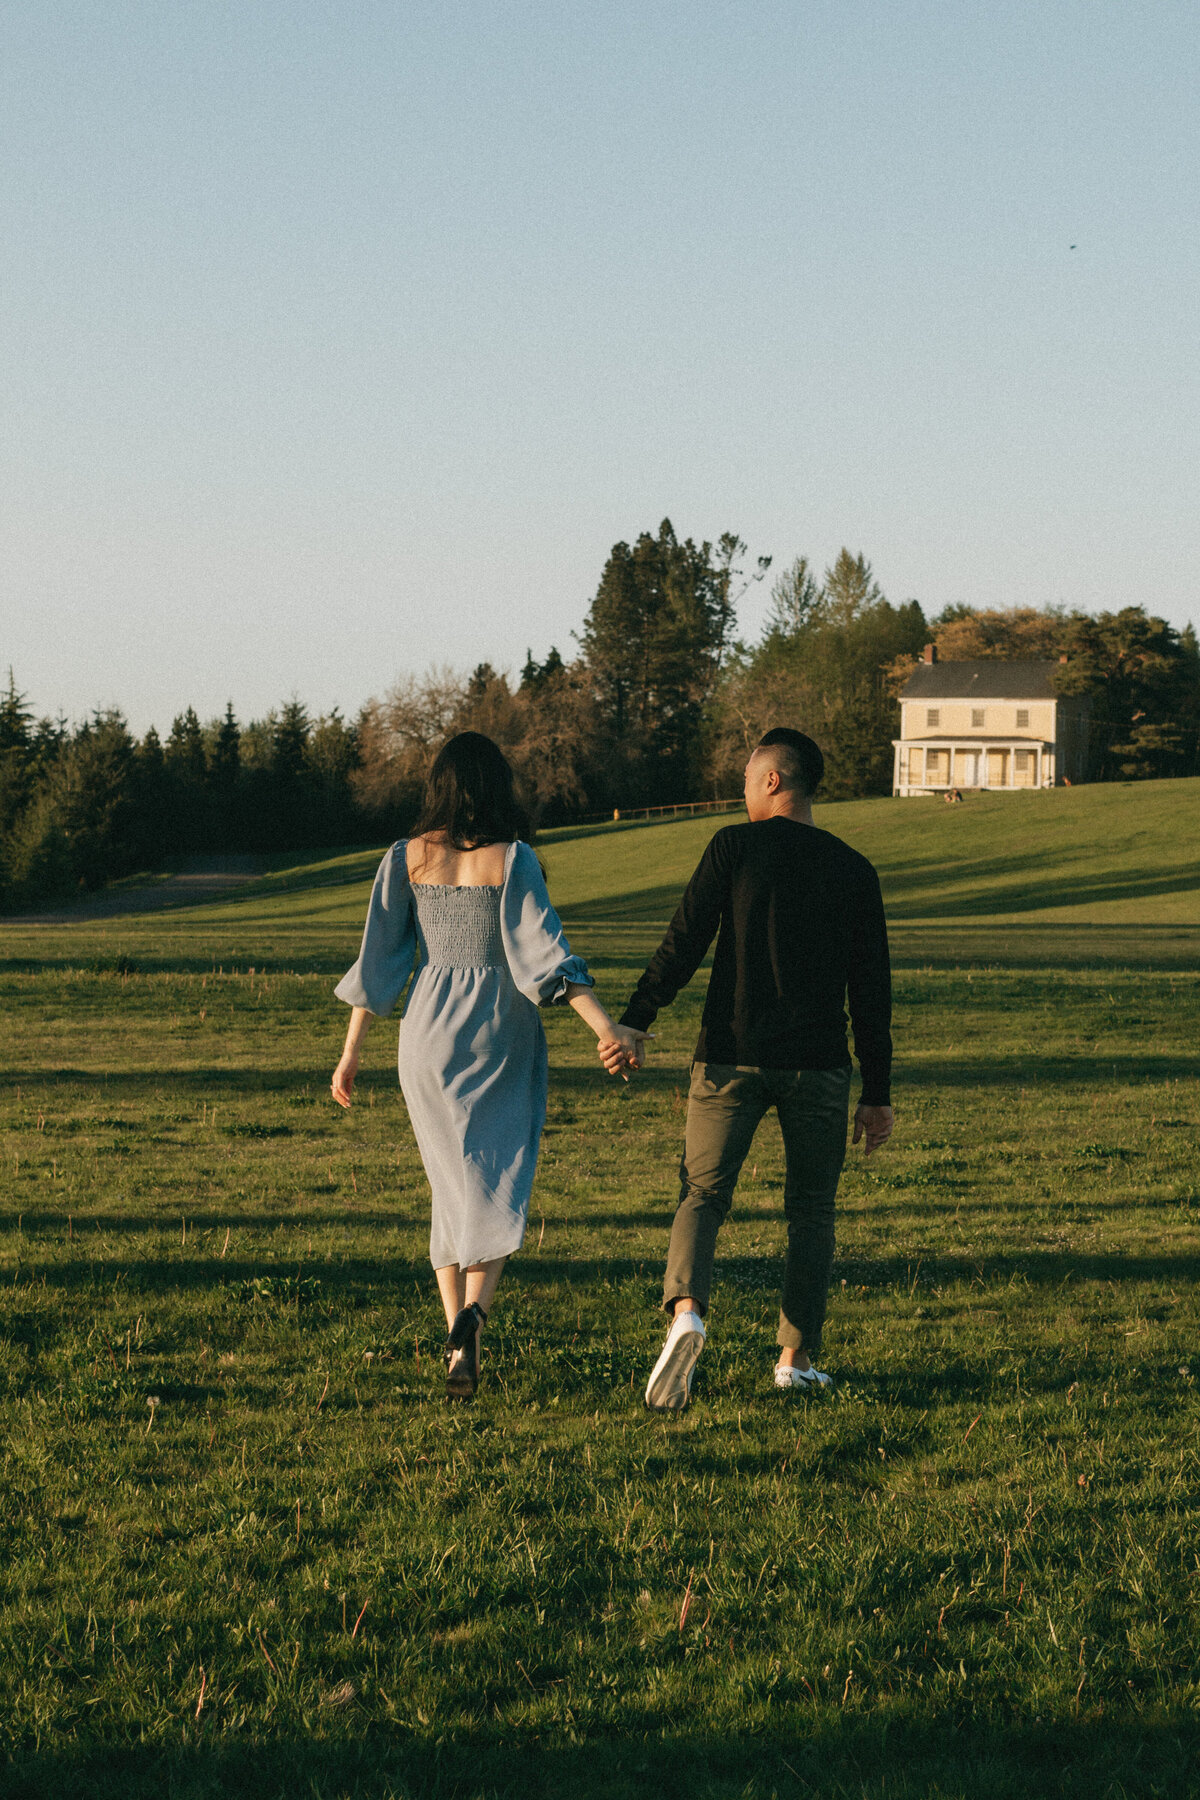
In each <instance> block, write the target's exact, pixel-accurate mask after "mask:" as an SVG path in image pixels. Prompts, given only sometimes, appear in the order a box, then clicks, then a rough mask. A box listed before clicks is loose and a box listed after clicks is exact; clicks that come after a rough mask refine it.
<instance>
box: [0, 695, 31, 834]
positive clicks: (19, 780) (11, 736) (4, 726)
mask: <svg viewBox="0 0 1200 1800" xmlns="http://www.w3.org/2000/svg"><path fill="white" fill-rule="evenodd" d="M32 774H33V714H32V712H31V711H30V709H29V707H28V705H27V703H26V697H25V695H24V694H19V693H18V692H17V684H16V682H15V681H14V680H13V672H12V670H11V669H10V670H9V671H8V687H7V688H6V689H5V691H4V693H3V694H0V844H2V843H3V841H4V839H5V838H6V837H7V836H8V833H9V832H10V831H11V830H12V827H13V825H14V824H15V823H16V821H17V818H18V817H19V815H20V814H21V812H22V811H23V810H24V808H25V806H26V805H27V804H28V801H29V795H30V790H31V778H32Z"/></svg>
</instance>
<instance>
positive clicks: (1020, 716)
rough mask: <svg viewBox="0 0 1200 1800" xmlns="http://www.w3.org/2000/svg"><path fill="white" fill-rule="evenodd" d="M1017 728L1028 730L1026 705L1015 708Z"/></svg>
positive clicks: (1027, 709)
mask: <svg viewBox="0 0 1200 1800" xmlns="http://www.w3.org/2000/svg"><path fill="white" fill-rule="evenodd" d="M1017 730H1018V731H1028V730H1029V708H1028V707H1027V706H1018V708H1017Z"/></svg>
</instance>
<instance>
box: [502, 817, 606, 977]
mask: <svg viewBox="0 0 1200 1800" xmlns="http://www.w3.org/2000/svg"><path fill="white" fill-rule="evenodd" d="M500 931H501V935H502V936H503V939H504V954H505V956H506V957H507V959H508V967H509V971H510V973H511V975H512V978H513V980H514V981H515V983H516V984H517V987H518V988H519V989H520V991H521V992H522V993H523V994H524V996H525V998H526V999H527V1000H532V1002H533V1004H534V1005H535V1006H555V1005H562V1004H563V1003H564V1002H565V1001H566V998H567V984H568V982H575V983H576V984H577V985H578V986H580V987H594V986H595V983H594V982H593V980H592V977H591V976H590V975H589V974H588V966H587V964H586V963H585V962H584V960H583V958H582V957H581V956H575V955H573V954H572V952H571V946H570V944H568V942H567V940H566V936H565V934H564V932H563V928H562V921H561V919H560V918H559V916H558V914H557V913H556V912H555V910H554V908H553V906H551V904H550V896H549V894H548V893H547V892H546V883H545V880H544V879H543V876H542V871H541V868H540V867H539V865H538V859H537V857H536V856H535V855H534V853H533V851H532V850H531V849H530V848H529V845H528V844H522V843H516V844H514V845H513V847H512V849H511V850H510V851H509V853H508V865H507V867H506V869H505V873H504V891H503V893H502V894H501V896H500Z"/></svg>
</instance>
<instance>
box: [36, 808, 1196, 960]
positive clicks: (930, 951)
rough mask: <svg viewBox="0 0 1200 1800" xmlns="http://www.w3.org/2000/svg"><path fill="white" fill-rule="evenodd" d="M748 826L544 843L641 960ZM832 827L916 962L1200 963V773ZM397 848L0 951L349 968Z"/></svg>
mask: <svg viewBox="0 0 1200 1800" xmlns="http://www.w3.org/2000/svg"><path fill="white" fill-rule="evenodd" d="M739 817H740V815H736V814H734V815H724V816H716V817H708V818H706V817H700V818H693V819H682V820H679V821H676V822H671V823H653V824H636V823H621V824H604V825H599V826H597V827H595V828H593V829H591V830H588V831H584V832H581V831H580V830H579V828H578V827H570V828H566V829H564V830H561V831H557V832H555V831H550V832H547V833H546V834H545V835H544V837H543V838H542V839H541V840H540V841H539V846H538V848H539V853H540V854H541V856H542V858H543V860H544V862H545V864H546V867H547V870H548V872H549V878H550V889H551V893H552V896H553V898H554V900H555V903H556V905H557V906H558V908H559V910H560V911H561V913H562V915H563V917H564V919H565V920H566V922H567V925H568V927H569V928H572V929H575V930H577V931H579V932H582V933H583V935H584V936H585V937H586V938H587V939H588V940H590V941H591V942H592V943H593V944H594V945H596V946H601V945H602V946H603V947H605V948H606V949H609V950H611V951H614V952H616V951H618V950H624V951H626V952H627V953H628V954H629V955H630V956H631V957H636V955H637V954H639V953H643V952H644V951H646V950H648V949H649V948H650V947H652V943H653V939H654V936H655V933H656V932H657V931H658V930H660V929H661V927H662V926H663V925H665V923H666V921H667V920H668V919H669V918H670V915H671V913H672V911H673V910H674V907H675V904H676V902H677V900H678V897H679V894H680V892H681V891H682V888H683V886H684V884H685V882H686V881H687V878H688V876H689V875H690V873H691V871H692V870H693V869H694V867H695V865H696V863H697V861H698V860H699V857H700V855H701V853H702V851H703V849H704V846H705V844H706V843H707V842H708V840H709V838H710V837H711V836H712V835H713V833H714V832H715V831H719V830H721V829H722V828H723V827H724V826H726V825H728V824H730V823H734V822H736V821H737V819H738V818H739ZM815 818H816V823H817V824H818V825H819V826H820V827H821V828H822V829H824V830H826V831H832V832H834V833H836V835H837V836H838V837H841V838H843V839H845V841H846V842H847V843H849V844H852V845H853V846H854V848H855V849H857V850H861V851H862V853H863V854H864V855H865V856H867V857H869V858H870V860H871V861H872V862H873V863H874V864H875V866H876V868H877V869H878V870H879V875H880V880H881V883H882V886H883V893H884V900H885V902H886V905H887V909H888V916H889V920H890V922H891V926H892V938H893V947H894V950H895V954H896V957H897V960H898V961H899V962H901V963H903V962H906V961H907V962H910V963H917V964H921V963H929V962H932V963H939V962H943V961H947V960H951V961H973V962H989V963H993V964H996V963H1030V964H1041V965H1045V964H1055V963H1078V962H1088V961H1099V962H1116V963H1119V964H1127V963H1140V962H1150V963H1155V964H1159V965H1163V966H1180V965H1181V964H1182V965H1187V964H1190V963H1191V962H1194V960H1195V958H1196V957H1197V955H1200V780H1186V781H1154V782H1140V783H1136V784H1134V783H1130V784H1129V785H1124V786H1096V787H1083V788H1056V789H1052V790H1050V791H1047V792H1044V793H1029V794H1012V795H978V796H972V797H971V798H969V799H968V800H966V801H965V802H964V804H963V805H962V806H955V807H948V806H945V805H944V804H942V803H941V802H940V801H934V800H927V801H923V800H890V799H878V800H859V801H846V802H841V803H837V804H831V805H821V804H818V806H817V808H816V812H815ZM381 854H382V846H380V847H378V848H372V849H369V850H356V851H350V852H345V853H341V854H338V855H336V856H332V857H324V858H321V859H319V860H316V861H311V862H301V863H296V864H294V865H293V866H291V867H284V868H280V869H278V870H277V871H276V872H275V873H273V874H271V875H269V876H267V877H264V878H263V879H262V880H261V881H259V882H257V883H255V884H253V885H252V886H250V887H248V888H246V889H243V890H242V891H241V892H240V893H239V895H238V897H237V898H236V899H232V900H225V901H219V902H212V903H209V904H206V905H203V906H196V907H188V908H179V909H176V910H173V911H172V912H170V913H169V914H168V915H166V916H163V915H159V916H158V917H157V918H150V917H129V918H125V919H122V918H117V919H113V920H109V921H105V922H104V923H103V924H99V923H98V924H96V925H94V926H86V927H85V926H82V925H81V926H78V927H74V926H73V927H71V928H70V929H69V930H66V931H64V929H63V927H61V926H53V927H51V926H19V925H11V926H6V927H0V945H4V946H6V947H7V950H8V953H9V954H10V955H12V954H20V951H21V950H22V949H23V948H25V947H26V946H28V947H29V949H30V950H33V949H34V947H35V946H36V950H37V953H38V954H42V955H44V954H46V953H47V951H48V950H49V947H50V946H51V945H53V946H54V947H55V949H54V952H53V953H57V954H65V955H75V956H78V955H79V954H81V952H82V950H83V949H84V948H85V947H88V949H89V953H91V952H92V950H93V948H94V951H95V953H97V954H103V953H104V952H105V951H107V950H111V949H112V948H113V947H118V948H119V950H120V951H121V952H126V953H128V954H129V955H132V956H134V957H135V958H136V957H138V956H139V955H141V954H153V955H155V956H158V955H161V954H163V953H164V952H166V953H168V954H171V955H186V956H188V957H190V958H192V959H193V960H195V959H200V960H203V959H204V958H209V959H213V960H216V961H217V962H218V963H219V962H220V961H222V960H227V959H234V960H237V959H245V960H246V961H248V962H254V963H261V962H262V961H264V960H267V961H275V960H277V959H278V958H280V957H288V958H290V959H294V958H297V957H303V958H305V959H313V958H315V959H318V960H320V961H321V962H322V964H323V965H324V963H325V959H326V958H328V959H329V960H328V966H329V967H333V966H334V965H335V964H336V963H337V962H338V959H339V958H340V959H341V960H342V961H343V962H344V961H345V960H347V955H346V952H347V949H348V947H351V946H352V944H353V941H354V937H355V935H356V933H357V932H358V930H359V929H360V927H361V923H362V918H363V913H364V910H365V906H366V900H367V895H368V892H369V889H370V882H371V879H372V877H373V875H374V872H375V868H376V866H377V864H378V861H379V857H380V855H381ZM139 946H140V947H141V948H140V949H139ZM152 946H153V950H152V949H151V947H152Z"/></svg>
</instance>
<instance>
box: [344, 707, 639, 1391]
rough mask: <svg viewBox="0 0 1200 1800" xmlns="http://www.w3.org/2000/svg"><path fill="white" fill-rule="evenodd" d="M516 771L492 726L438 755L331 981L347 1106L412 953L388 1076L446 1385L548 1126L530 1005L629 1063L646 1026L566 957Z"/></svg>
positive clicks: (541, 1053) (468, 1365) (455, 1379)
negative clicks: (638, 1026)
mask: <svg viewBox="0 0 1200 1800" xmlns="http://www.w3.org/2000/svg"><path fill="white" fill-rule="evenodd" d="M527 829H528V828H527V823H526V820H525V817H524V815H523V813H522V812H521V809H520V806H519V804H518V802H517V800H516V797H515V795H514V792H513V776H512V770H511V768H510V767H509V765H508V763H507V761H506V760H505V758H504V755H503V754H502V752H501V751H500V750H499V748H498V747H497V746H496V745H495V744H494V743H493V742H492V741H491V739H490V738H486V737H483V736H481V735H480V734H479V733H478V732H474V731H464V732H461V733H460V734H459V735H458V736H457V737H453V738H451V739H450V741H449V742H448V743H447V744H446V745H445V746H444V747H443V749H442V750H441V751H440V752H439V754H438V756H437V758H436V760H435V762H434V764H433V767H432V769H431V770H430V773H429V780H428V783H427V785H426V789H425V798H424V804H423V806H422V810H421V816H420V818H419V819H418V821H417V824H416V826H415V827H414V830H413V835H412V836H411V837H410V838H407V839H401V841H400V842H399V843H397V844H393V845H392V848H391V849H390V850H389V851H388V853H387V855H386V856H385V857H384V859H383V861H382V863H381V864H380V865H379V873H378V874H377V875H376V877H375V886H374V889H373V891H372V894H371V903H370V906H369V908H368V911H367V923H366V928H365V930H364V932H363V940H362V949H361V951H360V952H359V957H358V961H357V962H356V963H355V964H354V967H353V968H352V969H350V970H349V971H348V972H347V974H346V975H344V976H343V978H342V980H341V981H340V982H339V983H338V986H337V989H336V992H337V995H338V998H339V999H341V1000H344V1001H346V1003H347V1004H348V1005H349V1006H350V1007H351V1008H352V1009H353V1010H352V1011H351V1014H350V1025H349V1029H348V1031H347V1033H346V1047H345V1049H344V1050H343V1052H342V1058H341V1061H340V1062H339V1063H338V1066H337V1068H336V1070H335V1071H334V1076H333V1082H332V1089H333V1097H334V1099H335V1100H336V1101H337V1102H338V1104H339V1105H340V1106H345V1107H348V1106H349V1105H350V1098H351V1093H352V1090H353V1087H354V1077H355V1075H356V1073H357V1071H358V1062H359V1054H360V1051H361V1048H362V1042H363V1039H364V1038H365V1037H366V1035H367V1032H368V1030H369V1029H370V1025H371V1021H372V1019H373V1018H375V1017H385V1016H386V1015H387V1014H388V1013H390V1012H391V1011H392V1008H393V1007H394V1006H395V1004H396V1002H397V1000H398V999H399V998H400V995H401V993H402V991H403V990H404V988H405V986H406V985H407V983H408V980H409V978H410V976H411V975H412V972H413V968H414V966H417V965H418V964H419V970H418V974H417V977H416V980H415V981H414V982H413V985H412V988H411V991H410V993H409V996H408V1003H407V1005H406V1007H405V1010H404V1018H403V1023H402V1025H401V1027H400V1053H399V1065H400V1086H401V1089H402V1091H403V1094H404V1099H405V1103H406V1104H407V1106H408V1113H409V1118H410V1119H411V1120H412V1127H413V1134H414V1136H415V1137H416V1140H417V1148H418V1149H419V1151H420V1153H421V1160H422V1162H423V1163H424V1165H425V1173H426V1175H427V1176H428V1177H429V1185H430V1187H431V1189H432V1191H433V1215H432V1224H431V1230H430V1240H429V1256H430V1261H431V1262H432V1263H433V1267H434V1270H435V1272H436V1274H437V1282H438V1288H439V1290H440V1292H441V1297H442V1304H443V1306H444V1307H445V1311H446V1322H447V1325H448V1327H449V1334H448V1336H447V1339H446V1359H447V1369H446V1394H447V1398H451V1399H467V1398H469V1397H470V1396H471V1395H472V1394H473V1393H474V1392H475V1388H476V1386H477V1384H478V1380H479V1334H480V1332H481V1330H482V1328H483V1323H484V1321H485V1319H486V1318H487V1315H488V1309H489V1307H490V1305H491V1302H492V1296H493V1294H494V1293H495V1291H496V1284H497V1282H498V1281H499V1279H500V1275H501V1271H502V1270H503V1268H504V1264H505V1261H506V1260H507V1258H508V1257H509V1256H511V1255H512V1254H513V1252H514V1251H515V1250H519V1249H520V1247H521V1243H522V1240H523V1239H524V1236H525V1220H526V1216H527V1214H528V1210H529V1195H530V1190H531V1188H532V1186H533V1177H534V1172H535V1170H536V1168H537V1157H538V1146H539V1143H540V1141H541V1135H542V1126H543V1125H544V1124H545V1121H546V1094H547V1085H548V1061H547V1056H546V1036H545V1033H544V1031H543V1030H542V1022H541V1019H540V1018H539V1017H538V1010H537V1009H538V1007H539V1006H552V1005H561V1004H564V1003H565V1004H569V1005H570V1006H571V1007H572V1008H573V1009H574V1010H575V1012H577V1013H578V1014H579V1017H580V1018H581V1019H582V1020H583V1021H584V1023H585V1024H586V1025H589V1026H590V1027H591V1029H592V1030H593V1031H594V1032H595V1033H596V1037H597V1039H598V1040H599V1045H600V1046H603V1047H604V1048H606V1049H609V1050H610V1051H611V1050H612V1049H613V1048H614V1047H619V1049H620V1050H622V1051H624V1052H625V1053H626V1057H627V1064H626V1066H635V1067H636V1066H637V1065H638V1063H639V1062H640V1060H641V1058H640V1046H641V1044H642V1043H643V1041H644V1034H643V1033H641V1032H635V1031H631V1030H630V1029H629V1028H628V1027H626V1026H620V1025H616V1024H614V1023H613V1021H612V1019H611V1018H610V1017H609V1015H608V1014H607V1012H605V1010H604V1008H603V1007H602V1006H601V1005H600V1003H599V1001H598V1000H597V999H596V997H595V994H594V993H593V991H592V989H593V982H592V978H591V976H590V975H589V974H588V970H587V964H586V963H585V962H584V961H583V960H582V958H581V957H578V956H574V955H572V953H571V946H570V945H569V944H568V942H567V940H566V937H565V936H564V934H563V928H562V925H561V923H560V921H559V918H558V914H557V913H556V912H555V910H554V908H553V907H552V906H551V904H550V897H549V895H548V894H547V892H546V883H545V880H544V878H543V875H542V870H541V866H540V864H539V862H538V859H537V857H536V856H535V855H534V853H533V851H532V850H531V849H530V847H529V845H528V843H526V842H524V841H523V834H525V833H526V832H527Z"/></svg>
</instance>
